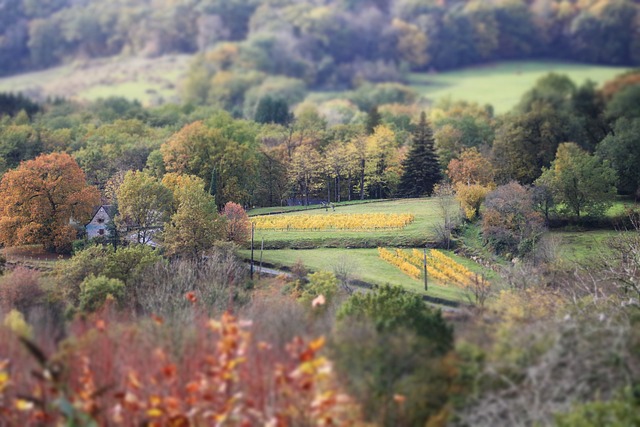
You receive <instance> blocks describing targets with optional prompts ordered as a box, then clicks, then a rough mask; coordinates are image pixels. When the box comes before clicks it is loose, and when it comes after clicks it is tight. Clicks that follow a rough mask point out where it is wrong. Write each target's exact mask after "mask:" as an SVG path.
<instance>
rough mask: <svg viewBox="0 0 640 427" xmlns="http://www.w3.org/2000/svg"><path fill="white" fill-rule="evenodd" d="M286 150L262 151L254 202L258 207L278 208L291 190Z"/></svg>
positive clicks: (265, 149)
mask: <svg viewBox="0 0 640 427" xmlns="http://www.w3.org/2000/svg"><path fill="white" fill-rule="evenodd" d="M283 151H284V149H280V147H276V148H272V149H269V148H267V147H265V148H263V149H262V150H261V151H260V155H259V156H258V179H257V180H256V188H255V192H254V194H253V201H254V203H256V205H258V206H277V205H280V204H281V203H282V201H283V200H284V199H285V198H286V194H287V192H288V190H289V182H288V180H287V169H286V163H285V156H284V153H283Z"/></svg>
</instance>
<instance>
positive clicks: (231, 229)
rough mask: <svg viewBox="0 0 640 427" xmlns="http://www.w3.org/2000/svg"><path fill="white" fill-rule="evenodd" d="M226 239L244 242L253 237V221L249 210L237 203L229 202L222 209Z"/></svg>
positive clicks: (239, 242)
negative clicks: (248, 213)
mask: <svg viewBox="0 0 640 427" xmlns="http://www.w3.org/2000/svg"><path fill="white" fill-rule="evenodd" d="M222 217H223V218H224V230H225V239H226V240H228V241H230V242H235V243H238V244H243V243H246V242H248V241H249V239H250V238H251V222H250V221H249V216H248V215H247V212H246V211H245V210H244V209H243V208H242V206H240V205H239V204H237V203H233V202H227V204H226V205H224V209H223V210H222Z"/></svg>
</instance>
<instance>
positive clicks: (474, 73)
mask: <svg viewBox="0 0 640 427" xmlns="http://www.w3.org/2000/svg"><path fill="white" fill-rule="evenodd" d="M626 70H627V68H621V67H607V66H599V65H585V64H574V63H566V62H555V61H503V62H496V63H493V64H486V65H481V66H474V67H470V68H465V69H462V70H457V71H449V72H442V73H414V74H411V76H410V79H409V81H410V84H411V85H412V86H413V87H414V88H415V89H416V90H418V92H419V93H420V94H421V95H422V96H424V97H426V98H428V99H430V100H434V101H437V100H438V99H441V98H445V97H450V98H452V99H454V100H466V101H473V102H477V103H479V104H481V105H484V104H491V105H493V107H494V111H495V112H496V113H497V114H500V113H506V112H507V111H509V110H510V109H512V108H513V107H514V106H515V105H516V104H517V103H518V101H519V100H520V97H521V96H522V95H523V94H524V93H525V92H526V91H527V90H529V89H530V88H531V87H532V86H533V85H534V83H535V82H536V80H538V79H539V78H540V77H542V76H544V75H545V74H547V73H550V72H554V73H558V74H566V75H568V76H569V77H570V78H571V79H572V80H573V81H574V82H575V83H576V84H578V85H580V84H582V83H584V82H585V81H586V80H592V81H594V82H595V83H597V84H598V85H600V84H602V83H604V82H605V81H607V80H609V79H611V78H613V77H615V76H616V75H618V74H620V73H622V72H624V71H626Z"/></svg>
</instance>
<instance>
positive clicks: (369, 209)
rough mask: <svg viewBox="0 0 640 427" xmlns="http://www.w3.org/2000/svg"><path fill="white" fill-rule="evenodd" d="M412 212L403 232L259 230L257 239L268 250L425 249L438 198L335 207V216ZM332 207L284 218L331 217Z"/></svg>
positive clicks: (435, 217) (436, 214)
mask: <svg viewBox="0 0 640 427" xmlns="http://www.w3.org/2000/svg"><path fill="white" fill-rule="evenodd" d="M374 212H375V213H385V214H392V213H410V214H413V215H414V216H415V220H414V221H413V223H411V224H409V225H408V226H407V227H405V228H403V229H400V230H387V231H385V230H377V231H343V230H326V231H296V230H293V231H278V230H256V232H255V240H256V242H258V243H259V242H260V241H261V240H262V238H264V242H265V247H266V248H269V249H285V248H293V249H313V248H317V247H342V248H349V247H352V248H353V247H359V248H375V247H378V246H406V247H410V246H416V247H417V246H423V245H424V244H425V243H426V242H427V241H428V240H429V238H430V237H431V236H432V231H431V229H432V227H433V225H434V224H435V223H436V221H437V220H438V218H439V213H438V207H437V201H436V200H435V199H429V198H423V199H402V200H393V201H391V200H390V201H383V202H378V203H365V204H362V203H359V204H351V205H340V206H336V210H335V213H337V214H338V213H339V214H358V213H374ZM333 213H334V212H333V211H332V210H331V208H329V210H328V212H326V211H325V210H324V209H315V210H307V211H303V212H291V213H286V214H283V215H300V214H305V215H331V214H333Z"/></svg>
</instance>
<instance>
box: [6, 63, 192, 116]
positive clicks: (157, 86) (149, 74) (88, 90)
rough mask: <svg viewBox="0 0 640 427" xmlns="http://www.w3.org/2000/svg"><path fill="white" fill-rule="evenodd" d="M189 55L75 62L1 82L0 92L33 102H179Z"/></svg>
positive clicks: (12, 77) (151, 103) (144, 103)
mask: <svg viewBox="0 0 640 427" xmlns="http://www.w3.org/2000/svg"><path fill="white" fill-rule="evenodd" d="M191 58H192V56H191V55H167V56H161V57H158V58H135V57H130V58H126V57H113V58H102V59H93V60H87V61H77V62H74V63H72V64H67V65H62V66H59V67H55V68H50V69H47V70H43V71H36V72H31V73H24V74H19V75H16V76H10V77H5V78H1V79H0V92H13V93H17V92H22V93H24V94H25V95H27V96H30V97H33V98H35V99H40V100H43V99H46V98H47V97H64V98H71V99H76V100H80V101H82V100H96V99H98V98H107V97H111V96H118V97H124V98H127V99H129V100H138V101H140V102H141V103H142V104H143V105H157V104H160V103H162V102H178V101H179V84H180V82H181V81H182V80H183V78H184V77H185V76H186V73H187V71H188V69H189V63H190V61H191Z"/></svg>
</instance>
